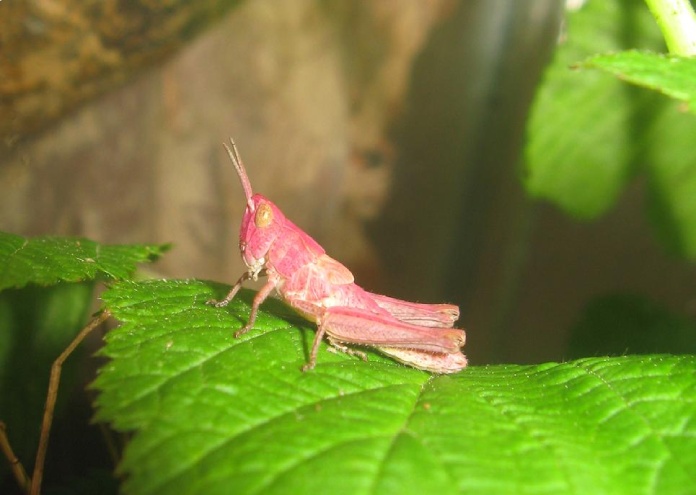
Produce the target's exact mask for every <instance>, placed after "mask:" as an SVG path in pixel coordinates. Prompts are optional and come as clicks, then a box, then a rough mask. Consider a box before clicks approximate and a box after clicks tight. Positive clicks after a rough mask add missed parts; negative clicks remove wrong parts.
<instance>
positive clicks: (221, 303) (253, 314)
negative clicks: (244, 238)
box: [206, 272, 276, 338]
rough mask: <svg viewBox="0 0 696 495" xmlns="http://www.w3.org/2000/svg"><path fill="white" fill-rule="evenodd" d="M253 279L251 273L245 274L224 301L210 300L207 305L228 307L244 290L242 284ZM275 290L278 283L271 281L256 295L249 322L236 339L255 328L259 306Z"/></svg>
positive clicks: (237, 334)
mask: <svg viewBox="0 0 696 495" xmlns="http://www.w3.org/2000/svg"><path fill="white" fill-rule="evenodd" d="M251 278H253V277H252V275H251V274H250V273H249V272H244V273H243V274H242V276H241V277H239V280H237V283H236V284H234V286H233V287H232V289H230V291H229V292H228V293H227V295H226V296H225V298H224V299H221V300H219V301H218V300H215V299H210V300H209V301H207V302H206V304H210V305H213V306H215V307H216V308H222V307H223V306H227V305H228V304H229V303H230V301H232V299H234V296H236V295H237V292H239V289H241V288H242V284H243V283H244V282H245V281H247V280H249V279H251ZM275 288H276V281H275V280H274V279H269V280H268V282H266V284H265V285H264V286H263V287H261V290H260V291H258V292H257V293H256V295H255V296H254V301H253V302H252V303H251V312H250V313H249V319H248V320H247V322H246V325H244V326H243V327H242V328H240V329H239V330H237V331H236V332H235V333H234V336H235V338H237V337H239V336H240V335H243V334H245V333H247V332H248V331H249V330H250V329H251V328H253V326H254V323H255V322H256V316H257V314H258V312H259V306H261V304H262V303H263V302H264V301H265V300H266V298H267V297H268V296H269V295H270V293H271V292H272V291H273V289H275Z"/></svg>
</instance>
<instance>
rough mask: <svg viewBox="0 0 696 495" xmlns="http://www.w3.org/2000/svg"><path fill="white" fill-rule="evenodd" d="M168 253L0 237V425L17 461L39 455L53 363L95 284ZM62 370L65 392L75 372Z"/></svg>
mask: <svg viewBox="0 0 696 495" xmlns="http://www.w3.org/2000/svg"><path fill="white" fill-rule="evenodd" d="M166 249H167V248H166V246H155V245H148V246H125V245H124V246H109V245H101V244H98V243H96V242H93V241H90V240H87V239H71V238H61V237H37V238H31V239H29V238H24V237H21V236H17V235H13V234H8V233H3V232H0V419H2V420H4V421H5V422H6V423H7V426H8V436H9V438H10V439H11V441H12V444H13V446H14V449H15V451H16V453H17V455H18V456H19V457H20V459H22V460H23V461H25V462H26V460H28V459H29V458H31V457H32V456H33V452H34V451H35V449H36V445H37V440H38V434H39V426H40V423H41V416H42V414H43V404H44V400H45V398H46V387H47V384H48V377H49V369H50V366H51V363H52V362H53V361H54V360H55V359H56V358H57V357H58V355H59V354H60V352H61V351H62V350H63V349H64V348H65V347H66V346H67V344H68V343H69V342H70V341H71V340H72V339H73V337H74V336H75V334H76V333H77V331H78V330H79V329H80V328H81V327H82V326H83V325H84V323H85V321H86V320H87V317H88V313H89V310H90V307H91V303H92V301H93V288H94V280H95V278H96V277H108V278H116V279H121V278H127V277H129V276H130V275H131V274H132V273H133V272H134V271H135V268H136V264H137V263H140V262H145V261H150V260H153V259H154V258H156V257H158V256H159V255H160V254H161V253H162V252H164V251H165V250H166ZM76 281H82V282H81V283H67V282H76ZM41 285H50V286H49V287H40V286H41ZM71 361H76V360H75V359H73V360H71ZM64 371H65V372H66V373H67V376H66V377H65V378H66V380H63V387H62V390H63V391H67V390H69V389H70V386H69V384H70V382H71V376H72V377H73V378H74V375H75V369H73V368H72V366H71V365H70V364H69V365H68V366H67V367H66V368H65V370H64ZM59 399H60V401H61V402H65V400H66V399H67V394H65V393H63V394H59ZM64 456H65V453H64ZM7 470H8V468H7V464H6V463H2V468H0V472H1V473H6V472H7Z"/></svg>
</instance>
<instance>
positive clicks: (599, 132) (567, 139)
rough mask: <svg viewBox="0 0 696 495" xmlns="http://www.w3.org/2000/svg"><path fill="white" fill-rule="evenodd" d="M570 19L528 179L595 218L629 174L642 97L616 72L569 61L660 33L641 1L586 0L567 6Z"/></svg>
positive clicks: (540, 102)
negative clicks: (578, 67) (582, 68)
mask: <svg viewBox="0 0 696 495" xmlns="http://www.w3.org/2000/svg"><path fill="white" fill-rule="evenodd" d="M566 22H567V29H566V33H565V35H564V39H563V41H562V42H561V44H560V45H559V47H558V48H557V50H556V53H555V55H554V60H553V62H552V63H551V64H550V65H549V67H548V68H547V70H546V73H545V75H544V79H543V82H542V85H541V86H540V88H539V90H538V92H537V95H536V97H535V102H534V105H533V108H532V113H531V116H530V120H529V123H528V127H527V129H528V134H529V139H528V143H527V149H526V161H527V176H526V180H525V186H526V188H527V190H528V192H529V193H530V194H532V195H533V196H535V197H538V198H545V199H548V200H550V201H552V202H554V203H556V204H557V205H559V206H560V207H561V208H563V209H564V210H565V211H566V212H567V213H569V214H570V215H573V216H575V217H579V218H585V219H589V218H594V217H596V216H598V215H600V214H601V213H603V212H604V211H606V210H607V209H608V208H610V207H611V206H612V205H613V204H614V202H615V201H616V198H617V197H618V195H619V193H620V192H621V190H622V188H623V187H624V185H625V183H626V181H627V180H628V179H629V178H630V176H631V173H632V160H633V156H634V155H633V151H632V146H634V144H635V143H636V142H637V141H638V142H639V140H640V137H641V136H640V132H636V131H640V130H639V129H632V123H631V119H632V118H633V117H634V116H635V115H636V113H640V112H642V111H644V110H640V108H636V105H638V106H640V105H643V104H644V103H643V102H642V101H641V99H640V98H636V95H635V92H633V93H631V92H628V91H626V88H625V87H624V85H622V83H621V82H619V81H617V80H616V79H613V78H611V77H607V76H606V75H605V74H602V73H600V72H594V71H587V72H580V71H577V70H571V66H573V65H574V64H577V62H579V61H581V60H584V59H586V58H587V57H588V56H590V55H594V54H596V53H598V52H606V51H616V50H620V49H622V48H626V47H629V46H633V47H635V46H643V47H646V48H647V47H658V46H661V44H660V43H661V41H660V40H661V37H660V33H659V30H658V29H657V27H656V25H655V23H654V21H652V18H651V17H650V14H649V12H648V10H647V9H646V8H645V5H644V4H643V2H638V1H633V2H618V1H616V0H609V1H593V2H587V3H586V4H585V5H584V6H583V7H581V8H580V9H579V10H578V11H576V12H568V13H567V15H566ZM648 104H650V102H648ZM636 134H638V135H636Z"/></svg>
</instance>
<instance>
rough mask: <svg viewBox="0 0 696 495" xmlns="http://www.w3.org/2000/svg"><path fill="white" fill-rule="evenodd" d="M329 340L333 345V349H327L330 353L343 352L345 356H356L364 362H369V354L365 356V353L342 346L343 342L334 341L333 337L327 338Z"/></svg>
mask: <svg viewBox="0 0 696 495" xmlns="http://www.w3.org/2000/svg"><path fill="white" fill-rule="evenodd" d="M327 340H328V341H329V344H331V347H329V348H328V349H327V350H328V351H329V352H334V353H336V352H343V353H344V354H348V355H349V356H356V357H359V358H360V359H362V360H363V361H367V354H365V353H364V352H362V351H358V350H356V349H353V348H351V347H348V346H347V345H345V344H342V343H341V342H339V341H337V340H335V339H332V338H331V337H327Z"/></svg>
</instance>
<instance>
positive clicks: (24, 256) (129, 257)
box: [0, 232, 169, 290]
mask: <svg viewBox="0 0 696 495" xmlns="http://www.w3.org/2000/svg"><path fill="white" fill-rule="evenodd" d="M167 249H169V247H168V246H163V245H154V244H153V245H131V246H128V245H107V244H99V243H96V242H94V241H90V240H88V239H78V238H68V237H51V236H47V237H34V238H25V237H22V236H18V235H14V234H8V233H6V232H0V290H2V289H7V288H21V287H24V286H25V285H27V284H30V283H33V284H37V285H52V284H55V283H57V282H60V281H65V282H79V281H83V280H93V279H94V278H96V277H98V276H106V277H108V278H112V279H116V280H119V279H126V278H129V277H130V275H131V274H132V273H133V272H134V271H135V267H136V265H137V264H138V263H145V262H148V261H153V260H154V259H156V258H157V257H159V256H160V255H161V254H162V253H163V252H165V251H166V250H167Z"/></svg>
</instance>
